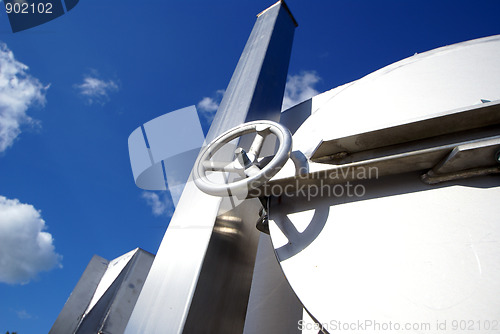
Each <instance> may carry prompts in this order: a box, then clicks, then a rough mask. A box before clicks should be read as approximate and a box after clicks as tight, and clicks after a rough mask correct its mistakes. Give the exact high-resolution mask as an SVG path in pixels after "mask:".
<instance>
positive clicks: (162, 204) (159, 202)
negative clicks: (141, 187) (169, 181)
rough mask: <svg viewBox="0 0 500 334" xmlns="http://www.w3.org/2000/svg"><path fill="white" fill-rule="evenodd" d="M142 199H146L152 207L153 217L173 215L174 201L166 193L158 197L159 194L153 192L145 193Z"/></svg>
mask: <svg viewBox="0 0 500 334" xmlns="http://www.w3.org/2000/svg"><path fill="white" fill-rule="evenodd" d="M142 198H144V199H145V200H146V203H147V204H148V205H149V206H150V207H151V210H152V211H153V215H155V216H162V215H166V216H170V215H172V213H173V211H172V208H173V204H172V200H171V199H170V197H169V196H167V193H166V192H162V193H160V195H158V194H157V193H155V192H152V191H143V192H142Z"/></svg>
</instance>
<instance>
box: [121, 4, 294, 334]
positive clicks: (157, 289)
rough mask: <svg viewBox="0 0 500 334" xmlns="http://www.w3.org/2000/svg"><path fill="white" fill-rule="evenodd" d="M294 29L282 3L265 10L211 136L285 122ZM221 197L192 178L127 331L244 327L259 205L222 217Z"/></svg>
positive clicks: (252, 203)
mask: <svg viewBox="0 0 500 334" xmlns="http://www.w3.org/2000/svg"><path fill="white" fill-rule="evenodd" d="M295 27H296V22H295V20H294V19H293V17H292V15H291V13H290V11H289V10H288V8H287V7H286V4H285V3H284V2H283V1H279V2H278V3H276V4H275V5H273V6H271V7H270V8H268V9H266V10H265V11H263V12H262V13H261V14H259V15H258V18H257V21H256V23H255V25H254V28H253V30H252V33H251V34H250V37H249V39H248V41H247V44H246V46H245V49H244V50H243V53H242V55H241V58H240V60H239V62H238V65H237V67H236V69H235V71H234V74H233V76H232V78H231V81H230V83H229V86H228V88H227V90H226V93H225V95H224V98H223V100H222V102H221V105H220V107H219V110H218V111H217V114H216V116H215V118H214V121H213V123H212V126H211V128H210V131H209V133H208V135H207V138H206V140H207V142H210V141H212V140H213V139H214V138H215V137H217V136H218V135H219V134H221V133H222V132H224V131H226V130H228V129H230V128H232V127H234V126H236V125H239V124H242V123H244V122H247V121H251V120H257V119H270V120H275V121H277V120H279V117H280V111H281V103H282V100H283V93H284V88H285V83H286V76H287V72H288V64H289V59H290V53H291V46H292V40H293V33H294V29H295ZM269 153H272V152H269ZM227 158H228V160H229V159H231V158H232V157H230V156H228V157H227ZM221 200H222V199H221V198H220V197H214V196H210V195H207V194H205V193H203V192H201V191H200V190H199V189H198V188H197V187H196V186H195V185H194V183H193V182H188V183H187V184H186V187H185V189H184V192H183V194H182V196H181V198H180V200H179V203H178V205H177V208H176V210H175V213H174V216H173V217H172V220H171V222H170V226H169V228H168V229H167V231H166V233H165V236H164V238H163V241H162V243H161V245H160V249H159V250H158V253H157V255H156V258H155V261H154V263H153V266H152V268H151V270H150V273H149V276H148V278H147V280H146V283H145V285H144V287H143V290H142V292H141V295H140V297H139V300H138V301H137V304H136V306H135V309H134V312H133V314H132V316H131V318H130V321H129V323H128V326H127V329H126V331H125V333H127V334H138V333H148V334H151V333H158V334H160V333H161V334H163V333H190V334H192V333H218V334H219V333H228V334H229V333H230V334H236V333H242V332H243V326H244V320H245V314H246V308H247V304H248V296H249V293H250V285H251V281H252V273H253V267H254V262H255V255H256V249H257V245H258V238H259V233H258V231H257V230H256V229H255V222H256V220H257V218H258V210H259V206H260V204H259V203H258V201H256V200H254V201H245V202H243V203H242V204H241V205H239V206H238V207H236V208H235V209H234V210H232V211H231V212H229V213H228V212H226V213H224V215H222V216H221V215H219V206H220V204H221Z"/></svg>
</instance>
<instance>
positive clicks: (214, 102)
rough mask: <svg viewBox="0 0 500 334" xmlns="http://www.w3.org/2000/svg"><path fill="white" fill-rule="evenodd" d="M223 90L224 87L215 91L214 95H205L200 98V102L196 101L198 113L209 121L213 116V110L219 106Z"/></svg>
mask: <svg viewBox="0 0 500 334" xmlns="http://www.w3.org/2000/svg"><path fill="white" fill-rule="evenodd" d="M224 92H225V90H224V89H219V90H217V91H216V92H215V95H214V96H213V97H208V96H205V97H204V98H203V99H201V101H200V102H198V105H197V107H198V110H199V111H200V114H201V115H202V116H204V117H205V118H206V119H207V120H208V121H209V122H210V121H212V119H213V118H214V116H215V112H216V111H217V109H218V108H219V104H220V101H221V100H222V97H223V96H224Z"/></svg>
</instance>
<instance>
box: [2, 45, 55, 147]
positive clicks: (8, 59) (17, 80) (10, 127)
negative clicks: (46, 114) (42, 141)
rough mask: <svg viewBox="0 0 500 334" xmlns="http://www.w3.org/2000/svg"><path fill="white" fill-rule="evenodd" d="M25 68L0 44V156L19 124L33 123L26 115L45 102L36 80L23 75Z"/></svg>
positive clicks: (18, 132)
mask: <svg viewBox="0 0 500 334" xmlns="http://www.w3.org/2000/svg"><path fill="white" fill-rule="evenodd" d="M27 70H28V66H26V65H24V64H23V63H21V62H19V61H17V60H16V59H15V58H14V54H13V53H12V51H11V50H9V48H8V47H7V45H6V44H4V43H0V153H1V152H3V151H5V150H6V149H7V148H9V147H10V146H12V144H13V143H14V141H15V139H16V138H17V136H19V134H20V133H21V125H23V124H31V125H33V124H36V121H35V120H33V119H32V118H31V117H29V116H28V115H27V114H26V110H28V108H29V107H30V106H31V105H33V104H37V103H38V104H40V105H43V104H44V103H45V92H46V90H47V89H48V88H49V86H45V87H44V86H43V85H42V84H41V83H40V81H38V79H36V78H33V77H31V76H30V75H28V74H27V73H26V72H27Z"/></svg>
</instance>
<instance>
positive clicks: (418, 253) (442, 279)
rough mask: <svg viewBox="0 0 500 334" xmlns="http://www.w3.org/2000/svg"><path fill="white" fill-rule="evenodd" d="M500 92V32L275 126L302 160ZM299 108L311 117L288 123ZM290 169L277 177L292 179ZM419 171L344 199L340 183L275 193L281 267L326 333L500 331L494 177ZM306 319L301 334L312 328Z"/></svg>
mask: <svg viewBox="0 0 500 334" xmlns="http://www.w3.org/2000/svg"><path fill="white" fill-rule="evenodd" d="M498 99H500V36H493V37H489V38H483V39H479V40H474V41H469V42H464V43H460V44H456V45H452V46H447V47H443V48H439V49H436V50H433V51H430V52H426V53H423V54H419V55H415V56H413V57H410V58H408V59H405V60H402V61H400V62H397V63H395V64H392V65H390V66H387V67H385V68H383V69H381V70H379V71H376V72H374V73H372V74H370V75H368V76H366V77H364V78H362V79H360V80H358V81H355V82H352V83H349V84H346V85H344V86H341V87H338V88H335V89H333V90H331V91H329V92H326V93H324V94H321V95H318V96H317V97H315V98H313V99H312V100H311V101H308V102H307V103H306V104H304V105H300V106H297V107H296V108H292V109H291V110H289V111H287V112H285V114H284V116H285V115H286V114H288V116H286V117H283V118H282V123H284V124H285V125H287V124H290V125H287V126H288V127H289V128H293V129H294V130H295V131H293V132H294V135H293V146H294V150H297V149H298V150H301V151H302V152H303V153H305V154H306V156H308V157H310V156H311V154H312V153H313V152H314V150H315V149H316V148H317V146H318V144H319V143H320V142H321V141H322V140H323V141H326V140H331V139H335V138H341V137H345V136H349V135H354V134H357V133H361V132H367V131H371V130H375V129H380V128H384V127H388V126H394V125H398V124H402V123H407V122H408V121H409V120H412V119H416V118H422V117H425V116H429V115H433V114H437V113H443V112H447V111H450V110H453V109H457V108H463V107H467V106H471V105H474V104H478V103H479V104H480V103H482V101H481V100H490V101H494V100H498ZM483 102H484V101H483ZM307 108H310V109H309V110H310V113H311V115H310V116H309V117H308V118H307V119H306V120H305V121H304V122H303V123H302V124H300V126H297V124H293V123H294V122H296V120H297V119H299V118H300V117H302V118H303V116H304V114H307V110H305V109H307ZM294 109H295V110H294ZM294 113H296V115H297V116H296V117H294ZM287 122H288V123H287ZM287 165H289V166H288V167H289V168H288V169H286V168H285V169H283V170H282V171H281V172H280V174H278V175H277V176H276V177H275V180H276V179H279V178H284V177H287V176H290V175H293V174H292V173H293V168H292V166H291V165H290V163H288V164H287ZM328 167H331V165H328V166H327V167H325V166H324V165H323V164H312V165H311V168H312V169H313V170H314V169H316V170H318V169H322V168H323V169H326V168H328ZM421 174H422V173H420V172H412V173H407V174H401V175H393V176H387V177H381V178H379V179H375V180H365V179H363V178H362V177H360V178H359V179H358V180H355V182H354V183H353V185H354V184H355V185H359V186H360V188H358V190H359V189H362V190H363V191H362V192H361V190H359V192H358V193H353V191H354V189H353V188H351V195H348V189H347V188H345V187H344V188H343V194H340V192H337V193H336V195H331V196H320V197H315V198H310V197H309V196H308V195H309V194H307V193H306V194H292V195H291V196H281V197H279V198H274V199H273V201H272V203H271V209H270V218H271V220H270V231H271V238H272V241H273V245H274V248H275V250H276V253H277V256H278V259H279V260H280V264H281V267H282V269H283V271H284V274H285V275H286V277H287V279H288V281H289V282H290V284H291V286H292V288H293V290H294V291H295V293H296V294H297V296H298V297H299V299H300V300H301V302H302V303H303V305H304V306H305V308H307V310H308V311H309V312H310V313H311V315H312V316H313V317H314V318H316V320H317V321H318V322H320V323H322V324H323V327H324V328H325V329H326V330H327V331H328V332H330V333H334V332H336V331H338V330H340V329H343V330H345V329H347V331H345V332H373V333H380V332H383V331H384V330H387V331H389V330H390V329H389V327H390V326H391V324H392V331H393V332H399V331H404V332H408V333H422V332H424V333H427V332H429V333H430V332H439V331H443V330H444V329H446V330H448V331H449V332H457V333H458V332H460V330H465V329H467V328H473V329H474V330H472V332H481V331H482V330H485V328H487V327H489V331H488V332H491V330H492V329H493V328H496V331H494V332H498V331H499V330H500V298H499V297H500V283H499V282H500V262H499V261H498V259H499V258H500V242H499V241H500V225H499V217H500V207H499V206H498V199H499V198H500V177H499V176H482V177H477V178H470V179H467V180H459V181H453V182H449V183H443V184H440V185H434V186H430V185H426V184H424V183H422V182H421V181H420V179H419V176H420V175H421ZM338 189H340V188H338ZM308 324H309V328H303V333H311V332H313V331H312V329H311V328H310V325H311V323H310V322H309V323H308ZM346 326H347V327H346ZM377 326H378V327H377ZM398 328H399V330H398ZM316 332H317V331H316Z"/></svg>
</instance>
